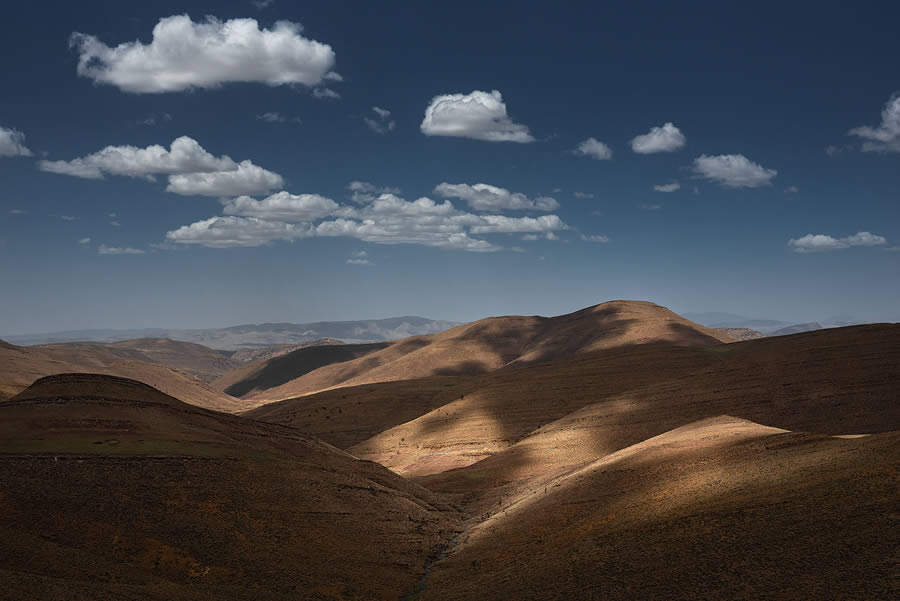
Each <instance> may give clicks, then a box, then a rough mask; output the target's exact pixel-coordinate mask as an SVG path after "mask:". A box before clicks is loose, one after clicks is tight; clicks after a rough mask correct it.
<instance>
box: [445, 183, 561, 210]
mask: <svg viewBox="0 0 900 601" xmlns="http://www.w3.org/2000/svg"><path fill="white" fill-rule="evenodd" d="M434 193H435V194H437V195H438V196H441V197H442V198H458V199H460V200H464V201H466V202H467V203H468V204H469V207H471V208H472V209H475V210H476V211H503V210H526V209H530V210H536V211H555V210H556V209H558V208H559V203H558V202H557V201H556V199H555V198H551V197H549V196H538V197H537V198H534V199H531V198H528V197H527V196H525V195H524V194H522V193H520V192H510V191H509V190H507V189H506V188H499V187H497V186H491V185H490V184H474V185H469V184H448V183H446V182H445V183H442V184H438V185H437V186H436V187H435V188H434Z"/></svg>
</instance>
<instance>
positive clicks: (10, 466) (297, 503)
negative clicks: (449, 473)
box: [0, 374, 456, 601]
mask: <svg viewBox="0 0 900 601" xmlns="http://www.w3.org/2000/svg"><path fill="white" fill-rule="evenodd" d="M0 482H2V483H3V485H2V491H0V492H2V495H0V535H2V540H3V541H4V542H3V544H2V545H0V580H2V582H3V587H2V590H0V598H2V599H47V600H54V599H66V600H84V601H88V600H90V601H94V600H96V599H116V600H134V601H137V600H145V599H157V600H160V601H162V600H172V601H175V600H181V599H191V600H196V599H235V600H247V601H249V600H251V599H263V600H269V599H271V600H284V601H287V600H288V599H291V600H293V599H391V600H395V599H397V597H398V593H397V591H403V590H409V589H411V588H413V587H414V585H415V582H416V574H417V573H419V572H421V571H422V570H423V569H424V563H425V561H426V560H427V558H428V557H434V556H436V555H437V553H438V552H439V550H440V548H441V547H442V546H443V544H444V541H446V540H447V539H449V538H450V536H451V535H452V534H453V530H454V527H455V524H456V516H455V513H454V511H453V510H451V509H450V508H449V507H448V506H446V505H445V504H444V503H443V502H442V501H441V500H440V498H439V497H438V496H437V495H434V494H433V493H430V492H428V491H427V490H425V489H423V488H421V487H419V486H416V485H414V484H411V483H409V482H407V481H405V480H403V479H402V478H400V477H398V476H396V475H394V474H393V473H391V472H390V471H388V470H386V469H385V468H383V467H381V466H378V465H376V464H373V463H370V462H365V461H359V460H357V459H355V458H353V457H351V456H349V455H347V454H346V453H343V452H341V451H339V450H337V449H335V448H333V447H331V446H329V445H327V444H324V443H322V442H320V441H318V440H316V439H314V438H311V437H309V436H306V435H305V434H302V433H301V432H299V431H297V430H294V429H291V428H286V427H282V426H277V425H273V424H264V423H260V422H254V421H251V420H246V419H243V418H239V417H235V416H230V415H225V414H221V413H215V412H210V411H205V410H202V409H198V408H196V407H193V406H190V405H187V404H185V403H182V402H180V401H178V400H176V399H174V398H172V397H170V396H168V395H165V394H163V393H161V392H159V391H157V390H154V389H153V388H151V387H149V386H146V385H144V384H141V383H139V382H135V381H130V380H125V379H122V378H113V377H108V376H100V375H95V374H65V375H60V376H53V377H49V378H45V379H42V380H39V381H38V382H36V383H35V384H34V385H33V386H31V387H29V388H28V389H27V390H26V391H24V392H23V393H21V394H19V395H18V396H16V397H15V398H13V399H11V400H9V401H7V402H5V403H2V404H0ZM49 483H52V485H48V484H49Z"/></svg>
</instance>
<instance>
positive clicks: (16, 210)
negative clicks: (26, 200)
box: [9, 209, 25, 215]
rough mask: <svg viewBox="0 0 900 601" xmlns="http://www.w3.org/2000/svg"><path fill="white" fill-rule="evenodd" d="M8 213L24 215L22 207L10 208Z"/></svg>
mask: <svg viewBox="0 0 900 601" xmlns="http://www.w3.org/2000/svg"><path fill="white" fill-rule="evenodd" d="M9 214H10V215H24V214H25V211H23V210H22V209H10V210H9Z"/></svg>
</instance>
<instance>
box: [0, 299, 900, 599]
mask: <svg viewBox="0 0 900 601" xmlns="http://www.w3.org/2000/svg"><path fill="white" fill-rule="evenodd" d="M734 334H735V336H732V335H730V334H729V333H728V332H726V331H722V330H714V329H710V328H706V327H703V326H700V325H698V324H695V323H693V322H690V321H688V320H686V319H684V318H682V317H680V316H678V315H676V314H674V313H672V312H671V311H669V310H668V309H666V308H664V307H660V306H658V305H655V304H653V303H647V302H633V301H613V302H610V303H604V304H601V305H596V306H594V307H589V308H586V309H583V310H581V311H578V312H575V313H571V314H568V315H562V316H557V317H551V318H545V317H536V316H527V317H518V316H513V317H495V318H487V319H484V320H480V321H477V322H473V323H471V324H465V325H462V326H457V327H454V328H452V329H449V330H447V331H445V332H441V333H436V334H429V335H425V336H414V337H411V338H406V339H401V340H397V341H392V342H384V343H377V344H366V345H361V344H348V345H341V344H334V343H332V344H325V345H318V346H310V347H306V348H297V349H287V348H281V349H279V350H277V351H276V350H273V351H272V352H271V354H270V355H266V354H263V355H261V356H256V357H255V359H256V360H251V357H248V358H246V359H245V360H244V361H240V360H239V359H237V358H234V357H230V356H226V355H224V354H222V353H221V352H219V351H212V350H211V349H206V348H205V347H202V346H199V345H196V344H189V343H180V342H178V343H176V342H172V341H161V340H135V341H123V342H115V343H108V344H97V343H91V344H87V343H66V344H57V345H42V346H32V347H18V346H14V345H9V344H5V343H3V344H0V359H2V363H0V365H2V367H0V394H4V395H5V397H0V399H4V400H0V472H2V473H0V534H2V537H3V541H4V542H3V543H0V582H2V584H3V586H2V587H0V599H10V600H12V599H48V600H60V601H62V600H69V599H75V600H85V601H87V600H91V601H93V600H96V599H117V600H118V599H128V600H130V599H134V600H138V599H160V600H163V599H167V600H168V599H171V600H180V599H191V600H195V599H196V600H201V599H202V600H207V599H208V600H213V599H215V600H216V601H219V600H224V599H248V600H249V599H273V600H281V599H284V600H287V599H313V600H326V599H327V600H356V599H359V600H363V599H367V600H369V599H390V600H395V601H399V600H401V599H407V600H410V599H418V600H423V601H424V600H431V599H433V600H436V601H439V600H460V601H461V600H467V601H468V600H473V601H474V600H494V599H496V600H508V599H546V600H548V601H549V600H555V599H574V600H589V599H598V600H599V599H603V600H607V599H623V600H624V599H738V598H743V599H809V600H812V599H816V600H818V599H895V598H897V597H898V596H900V579H898V576H900V564H898V561H900V556H898V553H897V549H898V548H900V521H898V520H900V402H898V394H900V325H897V324H872V325H863V326H851V327H841V328H830V329H821V330H816V331H809V332H803V333H798V334H793V335H785V336H777V337H753V338H754V339H747V340H741V341H738V340H737V338H738V337H741V338H751V335H750V334H747V333H746V332H734ZM738 334H740V336H737V335H738ZM745 334H746V335H745Z"/></svg>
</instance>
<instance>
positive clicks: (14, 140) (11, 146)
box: [0, 126, 31, 157]
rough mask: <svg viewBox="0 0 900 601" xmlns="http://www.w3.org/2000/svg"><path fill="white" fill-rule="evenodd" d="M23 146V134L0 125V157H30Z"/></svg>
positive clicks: (29, 152) (26, 148)
mask: <svg viewBox="0 0 900 601" xmlns="http://www.w3.org/2000/svg"><path fill="white" fill-rule="evenodd" d="M30 156H31V151H30V150H28V147H27V146H25V134H23V133H22V132H20V131H19V130H17V129H13V128H11V127H3V126H0V157H30Z"/></svg>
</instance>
